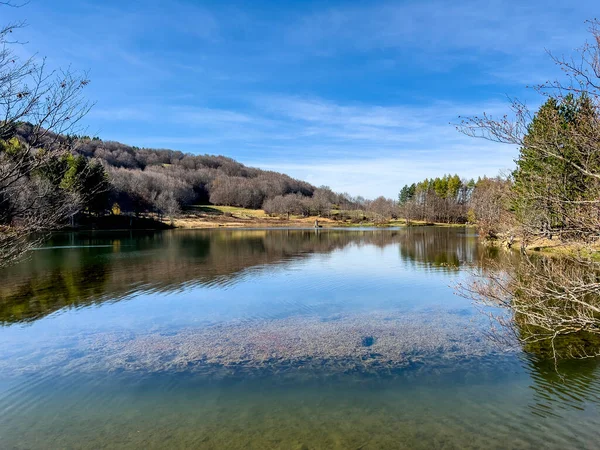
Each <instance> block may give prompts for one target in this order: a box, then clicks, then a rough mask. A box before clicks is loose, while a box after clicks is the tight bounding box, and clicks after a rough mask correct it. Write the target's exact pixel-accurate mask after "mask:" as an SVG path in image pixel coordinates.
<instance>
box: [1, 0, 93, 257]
mask: <svg viewBox="0 0 600 450" xmlns="http://www.w3.org/2000/svg"><path fill="white" fill-rule="evenodd" d="M7 3H9V2H7ZM0 6H2V5H0ZM13 6H14V5H13ZM22 27H23V23H18V24H9V25H7V26H5V27H4V28H1V29H0V266H2V265H5V264H7V263H9V262H11V261H13V260H14V259H16V258H18V257H19V256H21V255H22V254H23V252H25V251H26V250H27V249H29V248H31V246H33V245H35V244H36V242H35V240H34V239H32V236H34V235H35V234H36V233H40V232H43V231H45V230H48V229H51V228H53V227H55V226H56V224H57V223H59V222H61V221H62V220H64V218H65V217H66V216H68V215H69V213H70V212H71V211H72V209H73V205H72V204H70V202H69V201H65V200H66V199H65V198H62V199H61V201H60V202H56V204H52V206H51V207H49V203H50V202H52V201H53V200H55V198H54V196H53V189H52V187H51V186H50V185H49V184H48V183H45V182H43V181H42V180H39V179H33V178H35V177H33V175H35V174H37V173H38V172H39V171H41V170H43V169H44V168H46V167H48V165H50V164H51V163H52V162H53V161H55V160H56V159H57V158H58V157H60V156H61V155H62V154H64V153H65V152H68V151H69V150H70V148H69V144H68V143H67V142H68V141H65V140H64V139H60V135H61V134H67V133H70V132H73V131H74V130H75V128H76V127H77V125H78V123H79V122H80V120H81V119H82V118H83V117H84V116H85V115H86V113H87V112H88V111H89V109H90V107H91V105H90V104H89V103H87V102H85V101H84V100H83V99H82V96H81V91H82V89H83V88H84V87H85V86H86V85H87V84H88V82H89V81H88V79H87V77H86V76H85V74H84V75H78V74H76V73H74V72H72V71H71V70H70V69H67V70H62V71H60V70H59V71H52V70H48V69H47V67H46V64H45V61H44V60H41V61H38V60H36V59H35V58H33V57H32V58H29V59H22V58H19V57H18V56H17V55H16V54H15V52H14V50H13V48H14V45H20V44H19V43H18V41H17V40H16V39H13V38H12V36H13V34H14V33H15V32H16V31H17V30H19V29H21V28H22ZM23 124H27V125H25V126H29V127H30V129H29V130H28V139H26V140H23V139H18V138H17V131H18V128H19V127H20V126H23ZM73 200H74V199H73Z"/></svg>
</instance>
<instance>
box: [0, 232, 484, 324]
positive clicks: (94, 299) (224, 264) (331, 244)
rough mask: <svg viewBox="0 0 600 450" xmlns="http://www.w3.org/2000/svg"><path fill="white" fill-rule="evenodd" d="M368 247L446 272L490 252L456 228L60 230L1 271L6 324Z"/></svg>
mask: <svg viewBox="0 0 600 450" xmlns="http://www.w3.org/2000/svg"><path fill="white" fill-rule="evenodd" d="M365 245H369V246H375V247H378V248H385V247H387V246H390V245H397V246H398V248H399V252H400V256H401V258H402V260H404V261H407V262H410V264H412V265H423V266H425V267H433V268H435V269H436V270H441V271H448V272H455V271H456V270H457V269H458V266H460V265H462V264H473V263H475V262H477V261H480V260H482V258H483V256H484V252H485V249H482V248H481V247H480V246H479V245H478V243H477V239H476V237H475V236H473V235H470V236H465V231H464V230H463V229H453V228H446V229H436V228H424V227H423V228H415V229H401V230H369V231H348V230H319V231H318V232H315V231H314V230H223V231H222V230H199V231H183V230H181V231H169V232H159V233H147V234H142V233H139V232H137V233H135V234H131V233H129V232H127V233H89V234H85V233H81V234H74V233H71V234H60V235H55V236H54V237H53V238H52V240H51V241H50V242H48V243H47V246H46V247H45V248H44V249H40V250H38V251H36V252H34V253H32V255H31V257H30V258H29V259H28V260H26V261H24V262H22V263H20V264H18V265H16V266H14V267H11V268H9V269H7V270H5V271H3V272H1V273H0V277H2V279H4V280H8V281H7V282H4V283H2V285H1V286H0V323H2V324H3V325H9V324H12V323H18V322H28V321H34V320H36V319H38V318H40V317H44V316H46V315H48V314H51V313H53V312H55V311H58V310H60V309H61V308H65V307H82V306H88V305H93V304H96V303H99V302H104V301H107V300H110V301H116V300H119V299H121V298H123V297H125V296H129V295H131V294H134V293H139V292H172V291H176V290H178V289H183V288H189V287H192V286H196V285H201V286H205V287H221V288H222V287H227V286H229V285H231V284H234V283H236V282H237V281H238V280H240V279H242V278H243V277H244V276H247V275H248V274H249V272H260V271H265V270H269V268H270V267H273V266H275V265H286V264H290V263H292V262H294V261H298V260H301V259H305V258H307V257H309V256H311V255H314V254H330V253H331V252H334V251H336V250H341V249H343V248H346V247H349V246H358V247H360V246H365Z"/></svg>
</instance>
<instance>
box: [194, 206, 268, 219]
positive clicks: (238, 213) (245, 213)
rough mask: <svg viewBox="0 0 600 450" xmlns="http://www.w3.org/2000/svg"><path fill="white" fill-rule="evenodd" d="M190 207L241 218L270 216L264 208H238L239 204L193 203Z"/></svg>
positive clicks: (208, 212) (195, 209) (207, 212)
mask: <svg viewBox="0 0 600 450" xmlns="http://www.w3.org/2000/svg"><path fill="white" fill-rule="evenodd" d="M190 209H191V210H192V211H199V212H202V213H204V214H214V215H216V216H219V215H223V214H225V213H228V214H231V215H233V216H235V217H241V218H258V219H266V218H268V217H269V216H268V215H267V214H265V212H264V211H263V210H262V209H247V208H238V207H237V206H214V205H193V206H191V207H190Z"/></svg>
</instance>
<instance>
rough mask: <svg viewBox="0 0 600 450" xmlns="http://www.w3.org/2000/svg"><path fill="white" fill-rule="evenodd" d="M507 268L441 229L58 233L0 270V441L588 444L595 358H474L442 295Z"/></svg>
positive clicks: (456, 312)
mask: <svg viewBox="0 0 600 450" xmlns="http://www.w3.org/2000/svg"><path fill="white" fill-rule="evenodd" d="M506 256H510V255H505V254H503V253H500V252H499V251H498V250H497V249H489V248H484V247H481V246H479V244H478V241H477V239H476V237H475V236H474V235H472V234H471V233H469V231H468V230H465V229H457V228H413V229H399V230H368V231H367V230H358V231H351V230H319V231H317V232H316V231H315V230H211V231H170V232H162V233H147V234H141V233H135V234H129V233H125V234H123V233H91V234H65V235H56V236H55V237H54V238H53V239H52V241H51V242H49V243H48V245H47V246H46V247H45V248H44V249H41V250H39V251H37V252H34V253H33V254H32V255H31V258H30V259H29V260H27V261H24V262H23V263H21V264H19V265H16V266H14V267H11V268H10V269H7V270H5V271H4V272H2V273H0V276H1V277H2V280H3V282H2V284H1V285H0V321H2V323H3V324H4V325H5V326H4V327H3V328H1V329H0V411H10V414H4V415H0V435H2V436H3V444H4V446H7V447H9V448H13V447H16V448H25V447H26V448H36V447H39V446H40V443H44V444H46V446H50V447H53V448H65V447H84V446H85V445H88V446H89V447H90V448H97V447H100V446H107V445H108V446H112V447H119V446H121V447H126V446H127V445H131V446H132V447H138V448H139V447H143V446H145V445H146V446H147V444H148V442H152V443H154V444H156V445H157V446H162V447H171V448H172V447H203V448H228V447H229V448H231V447H236V446H238V447H244V448H269V447H274V448H294V447H299V448H306V447H308V448H323V447H328V446H329V447H333V448H335V446H336V445H337V446H338V447H341V448H395V447H397V446H398V445H397V444H398V443H399V442H400V443H405V444H406V447H409V448H419V447H421V448H435V447H450V448H482V447H489V445H490V443H498V446H499V447H504V448H540V447H542V446H543V447H545V448H565V447H568V446H580V447H585V446H586V445H587V446H588V447H591V448H593V447H594V446H595V445H589V443H590V442H591V443H593V444H595V441H594V440H595V439H596V436H597V430H598V407H600V377H599V370H600V369H599V368H598V363H599V362H600V361H599V360H598V359H587V360H583V361H570V362H561V363H560V364H559V366H558V370H556V367H555V366H554V363H553V361H551V360H548V358H547V357H546V356H547V355H545V353H544V352H543V351H541V350H540V349H536V348H535V347H533V346H530V347H528V348H526V349H525V350H526V352H524V353H517V352H509V351H505V352H499V351H497V350H496V349H494V350H490V347H491V345H489V344H488V343H487V342H486V341H485V340H484V339H482V337H483V335H484V333H482V332H481V331H482V330H480V329H478V328H477V327H478V326H479V324H478V323H476V322H477V320H478V318H480V316H479V315H478V314H477V312H476V311H475V310H474V308H471V306H470V305H469V303H468V302H466V301H464V300H463V299H462V298H458V297H457V296H454V295H453V292H452V288H451V287H450V286H449V285H451V284H452V282H453V281H455V280H456V279H459V277H461V276H464V273H465V272H466V270H465V269H470V268H471V267H481V268H486V267H487V264H488V263H489V261H490V260H494V259H496V260H498V259H499V258H503V257H506ZM147 293H153V294H159V295H138V296H136V297H135V298H133V295H132V294H147ZM162 294H173V295H162ZM124 298H127V299H128V300H129V301H120V300H123V299H124ZM110 302H115V303H114V304H111V303H110ZM101 303H102V304H103V307H102V308H97V309H96V308H84V307H87V306H91V305H96V304H101ZM77 307H82V309H81V310H78V311H70V312H71V313H65V314H60V315H59V314H56V315H53V316H52V317H47V316H48V315H50V314H52V313H54V312H56V311H61V310H62V311H65V312H66V311H69V308H77ZM42 317H46V319H45V320H38V319H40V318H42ZM24 322H25V323H28V326H13V325H14V324H18V323H24ZM314 430H317V431H316V432H315V431H314ZM174 433H175V434H176V436H177V437H176V439H175V438H173V437H172V436H173V435H174ZM265 436H267V437H268V439H267V438H265ZM169 439H170V440H169ZM211 439H212V440H211ZM365 443H367V444H365ZM300 444H303V445H304V447H303V446H302V445H300ZM365 445H366V446H365Z"/></svg>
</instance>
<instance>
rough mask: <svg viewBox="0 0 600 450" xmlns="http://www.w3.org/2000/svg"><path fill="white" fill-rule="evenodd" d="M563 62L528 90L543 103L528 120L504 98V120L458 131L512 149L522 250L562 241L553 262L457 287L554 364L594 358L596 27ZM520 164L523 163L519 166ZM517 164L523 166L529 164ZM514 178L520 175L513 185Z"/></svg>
mask: <svg viewBox="0 0 600 450" xmlns="http://www.w3.org/2000/svg"><path fill="white" fill-rule="evenodd" d="M599 24H600V23H599V22H598V21H596V20H594V21H592V22H590V32H591V35H592V41H591V42H589V43H586V44H585V45H584V46H583V47H582V48H581V49H580V50H579V52H578V53H577V55H576V56H575V57H573V58H556V57H553V56H552V58H553V60H554V61H555V62H556V64H557V65H558V66H559V68H560V69H562V71H563V73H564V74H565V78H562V79H561V80H558V81H554V82H548V83H545V84H543V85H540V86H536V89H537V91H538V92H540V93H541V94H543V95H545V96H547V97H548V101H547V102H546V104H545V105H544V106H543V107H542V108H541V109H540V111H538V112H537V113H534V112H532V111H530V110H529V109H528V108H527V106H526V105H525V104H524V103H523V102H520V101H518V100H512V101H511V105H510V108H511V110H512V116H511V117H509V116H504V117H500V118H495V117H491V116H489V115H487V114H484V115H483V116H480V117H472V118H468V119H465V120H464V121H463V122H462V123H461V124H460V125H459V127H458V129H459V131H461V132H463V133H465V134H467V135H469V136H473V137H478V138H484V139H488V140H492V141H495V142H501V143H508V144H512V145H515V146H518V147H519V148H520V151H521V153H520V159H519V160H518V161H517V164H518V165H519V168H518V170H517V171H516V172H515V173H516V183H518V185H517V190H516V192H515V195H516V197H517V198H516V199H514V202H513V207H514V208H515V210H516V212H517V214H516V217H515V223H514V230H513V232H516V233H518V234H519V235H520V238H521V240H522V245H526V244H527V243H529V242H530V241H531V240H532V239H535V238H537V239H540V238H545V239H551V240H554V241H560V242H562V243H568V244H569V245H570V246H571V250H572V251H571V252H570V253H569V254H568V256H566V257H562V258H542V257H539V256H535V255H531V254H524V255H523V256H522V258H520V259H519V260H518V261H516V260H510V261H509V262H508V263H507V262H506V261H505V262H504V263H503V264H502V265H495V266H494V265H492V266H491V267H489V268H488V270H486V271H485V272H481V273H478V274H477V275H476V276H475V278H474V280H473V282H472V283H470V284H465V285H462V286H459V291H460V293H462V294H463V295H465V296H467V297H469V298H472V299H474V300H475V301H477V302H478V303H480V304H486V305H492V306H495V307H501V308H502V309H503V310H504V311H503V312H501V313H498V314H493V316H494V318H495V319H496V320H497V321H498V323H500V324H501V325H503V327H502V329H504V330H509V331H510V332H512V334H513V335H514V336H516V337H517V338H518V340H519V341H520V342H521V343H522V344H523V345H524V347H525V349H526V350H527V349H532V348H537V350H539V349H540V348H543V349H546V350H548V353H549V354H550V356H552V357H554V358H555V359H557V358H569V357H579V358H581V357H587V356H594V355H600V263H598V262H597V259H594V258H593V255H594V254H595V250H596V248H597V242H598V237H599V235H600V64H599V63H598V62H599V61H600V29H599ZM526 158H528V159H527V160H525V159H526ZM530 162H531V165H529V166H527V167H526V166H525V163H527V164H530ZM519 177H520V178H519Z"/></svg>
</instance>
